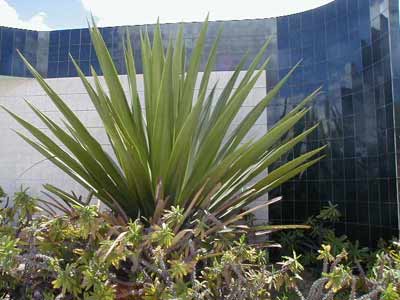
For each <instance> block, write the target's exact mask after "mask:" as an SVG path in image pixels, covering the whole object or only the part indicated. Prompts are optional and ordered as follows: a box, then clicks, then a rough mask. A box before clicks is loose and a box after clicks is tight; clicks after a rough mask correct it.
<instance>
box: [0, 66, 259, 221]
mask: <svg viewBox="0 0 400 300" xmlns="http://www.w3.org/2000/svg"><path fill="white" fill-rule="evenodd" d="M231 74H232V72H215V73H213V74H212V76H211V80H210V87H211V86H213V85H214V84H213V83H215V82H216V81H218V90H217V93H216V94H217V96H218V94H219V93H220V92H221V91H222V88H223V87H224V86H225V84H226V82H227V80H228V79H229V77H230V75H231ZM121 81H122V83H123V86H124V88H127V86H128V85H127V78H126V76H121ZM47 82H48V83H49V84H50V85H51V86H52V87H53V88H54V89H55V91H56V92H57V93H59V95H60V96H61V97H62V98H63V99H64V100H65V101H66V102H67V103H68V104H69V105H70V107H71V108H72V109H73V110H74V111H75V112H76V114H77V115H78V116H79V117H80V118H81V120H82V121H83V122H84V124H86V125H87V126H88V128H89V129H90V131H91V132H92V133H93V134H94V135H95V136H96V137H97V138H98V139H99V140H100V142H101V144H102V145H104V147H105V148H108V149H110V147H109V144H108V140H107V137H106V135H105V132H104V130H103V128H102V126H101V122H100V119H99V117H98V115H97V113H96V111H95V110H94V107H93V105H92V104H91V102H90V100H89V98H88V96H87V94H86V93H85V89H84V87H83V85H82V84H81V81H80V79H79V78H57V79H48V80H47ZM197 88H198V85H197ZM138 89H139V92H140V94H141V95H143V81H142V80H141V76H140V75H139V78H138ZM265 94H266V79H265V73H264V74H263V76H261V78H260V79H259V80H258V82H257V84H256V86H255V88H254V89H253V90H252V92H251V94H250V95H249V97H248V99H247V100H246V102H245V103H244V105H243V107H242V108H241V110H240V112H239V115H238V117H237V118H236V120H235V123H237V122H239V120H240V119H241V118H243V116H244V115H245V114H246V113H247V112H248V111H249V110H250V109H251V108H252V107H253V106H254V105H255V104H256V103H257V102H258V101H259V100H260V99H262V97H263V96H265ZM24 99H26V100H29V101H30V102H31V103H33V104H34V105H36V106H37V107H39V109H40V110H41V111H42V112H44V113H46V114H47V115H48V116H49V117H51V118H52V119H53V120H55V121H56V122H58V121H60V113H58V111H57V110H56V108H55V106H54V105H53V104H52V103H51V101H50V100H49V98H48V97H47V96H46V95H45V93H44V91H43V90H42V89H41V88H40V86H39V85H38V84H37V83H36V81H35V80H34V79H30V78H29V79H28V78H11V77H0V104H1V105H4V106H5V107H7V108H8V109H10V110H11V111H13V112H15V113H17V114H18V115H20V116H22V117H23V118H24V119H25V120H27V121H29V122H31V123H32V124H33V125H35V126H38V127H39V128H40V129H43V130H44V131H45V132H47V133H48V132H49V130H47V129H46V128H45V126H44V125H43V124H42V123H41V122H40V120H39V119H38V118H37V117H36V116H35V115H34V113H33V112H32V111H31V110H30V108H29V107H28V106H27V104H26V103H25V102H24ZM12 129H14V130H15V129H16V130H21V127H20V126H19V125H18V124H17V123H16V121H15V120H14V119H12V118H11V117H10V116H9V115H8V114H7V113H6V112H5V111H4V110H2V109H1V110H0V186H2V187H3V189H4V190H5V191H6V192H7V193H8V194H9V195H11V194H12V193H14V192H15V191H16V190H17V189H19V187H20V186H21V185H23V186H25V187H30V191H31V193H33V194H36V195H40V191H41V190H42V185H43V184H45V183H51V184H54V185H56V186H58V187H61V188H64V189H65V190H68V191H70V190H74V191H75V192H76V193H77V194H83V195H86V193H85V191H84V190H83V189H82V188H81V187H80V186H79V185H78V184H76V183H75V182H73V181H72V180H71V179H70V178H69V177H68V176H66V175H65V174H64V173H62V172H61V171H60V170H59V169H57V168H56V167H55V166H54V165H53V164H52V163H50V162H49V161H47V160H44V158H43V156H42V155H41V154H39V153H38V152H36V151H35V150H34V149H33V148H32V147H31V146H30V145H28V144H27V143H25V142H24V141H23V140H22V139H21V138H20V137H19V136H17V134H16V133H15V132H14V131H13V130H12ZM266 130H267V116H266V112H264V113H263V114H262V115H261V117H260V119H259V120H258V121H257V123H256V125H255V126H254V128H253V129H252V130H251V133H250V134H249V135H250V136H251V137H259V136H261V135H263V134H264V133H265V132H266ZM22 131H24V130H22ZM260 213H261V212H260ZM261 214H262V213H261ZM260 217H262V218H263V219H264V218H265V217H266V216H265V213H264V214H262V216H261V215H260Z"/></svg>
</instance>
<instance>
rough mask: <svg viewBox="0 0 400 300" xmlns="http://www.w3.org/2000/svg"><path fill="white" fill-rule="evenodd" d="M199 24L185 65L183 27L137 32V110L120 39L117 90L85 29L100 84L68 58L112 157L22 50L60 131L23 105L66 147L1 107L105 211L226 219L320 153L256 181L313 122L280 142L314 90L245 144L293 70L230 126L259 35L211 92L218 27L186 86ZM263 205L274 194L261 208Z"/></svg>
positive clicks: (197, 50)
mask: <svg viewBox="0 0 400 300" xmlns="http://www.w3.org/2000/svg"><path fill="white" fill-rule="evenodd" d="M93 24H94V23H93ZM207 27H208V21H207V20H206V21H205V22H204V24H203V25H202V28H201V31H200V33H199V36H198V38H197V41H196V44H195V47H194V49H193V52H192V54H191V56H190V59H189V61H188V62H186V60H185V57H186V49H185V44H184V38H183V26H181V27H180V30H179V32H178V33H177V36H176V39H175V42H173V40H172V39H170V40H169V42H168V44H167V45H164V43H163V39H162V34H161V30H160V26H159V25H157V26H156V27H155V31H154V38H153V41H152V42H151V41H150V38H149V34H148V33H147V32H145V33H143V32H142V34H141V53H142V57H141V59H142V65H143V80H144V92H145V93H144V104H145V107H144V108H145V110H144V111H145V112H144V113H142V110H141V105H140V101H139V95H138V90H137V76H136V68H135V62H134V53H133V49H132V46H131V42H130V40H129V35H127V39H126V43H125V63H126V70H127V77H128V82H129V95H127V94H126V93H125V92H124V90H123V86H122V84H121V82H120V79H119V77H118V73H117V70H116V67H115V65H114V63H113V60H112V58H111V55H110V53H109V51H108V50H107V47H106V44H105V42H104V40H103V38H102V36H101V33H100V31H99V29H98V28H97V27H96V26H95V25H93V26H92V27H91V28H89V30H90V35H91V39H92V43H93V46H94V49H95V50H96V54H97V57H98V60H99V62H100V66H101V70H102V73H103V76H104V80H105V84H106V86H103V85H102V83H101V81H100V78H99V76H98V75H97V74H96V72H95V70H94V69H93V68H91V74H92V76H93V81H94V83H93V84H91V83H90V82H89V80H88V78H86V77H85V76H84V74H83V72H82V71H81V69H80V68H79V66H78V64H77V63H76V62H75V61H73V62H74V64H75V67H76V69H77V72H78V74H79V77H80V78H81V80H82V83H83V85H84V87H85V88H86V91H87V93H88V95H89V97H90V99H91V101H92V103H93V105H94V107H95V109H96V111H97V112H98V114H99V116H100V118H101V120H102V123H103V125H104V129H105V131H106V133H107V136H108V138H109V141H110V144H111V147H112V150H113V152H114V154H115V157H116V160H114V159H112V158H111V157H110V156H109V155H108V154H107V153H106V151H105V150H104V149H103V147H102V146H101V145H100V143H99V142H98V141H97V140H96V138H95V137H94V136H93V135H92V134H90V133H89V131H88V129H87V128H86V127H85V126H84V124H83V123H82V122H81V120H80V119H79V118H78V117H77V116H76V115H75V113H74V112H73V111H72V110H71V109H70V108H69V107H68V106H67V105H66V103H65V102H64V101H63V100H62V99H61V97H60V96H59V95H57V93H56V92H55V91H54V90H53V89H52V88H51V87H50V85H49V84H48V83H47V82H46V81H45V80H44V79H43V77H42V76H41V75H40V74H39V73H38V72H37V71H36V70H35V69H34V68H33V67H32V66H31V65H30V64H29V62H28V61H27V60H26V59H25V58H24V57H23V56H22V55H21V57H22V59H23V61H24V62H25V64H26V65H27V67H28V69H29V70H30V72H31V73H32V74H33V76H34V77H35V78H36V79H37V81H38V82H39V84H40V85H41V86H42V88H43V89H44V90H45V92H46V93H47V95H48V96H49V98H50V100H51V101H52V102H53V103H54V104H55V106H56V107H57V108H58V110H59V111H60V112H61V114H62V116H63V117H64V119H63V123H64V125H65V127H66V129H64V128H62V127H61V126H60V125H58V124H57V123H56V122H54V120H52V119H51V118H50V117H48V116H47V115H46V114H44V113H43V112H41V111H40V110H39V109H38V108H37V107H35V106H34V105H33V104H31V103H29V102H27V103H28V105H29V106H30V108H31V109H32V110H33V112H34V113H35V114H36V115H37V116H38V117H39V118H40V119H41V121H43V123H44V124H45V125H46V126H47V127H48V128H49V129H50V131H51V132H52V133H53V134H54V136H55V137H56V138H57V139H58V140H59V142H60V143H61V144H62V145H63V146H65V148H66V149H67V150H64V148H63V147H60V146H59V145H58V144H57V143H56V142H55V141H54V140H53V138H52V137H50V136H49V135H47V134H45V133H44V132H43V131H41V130H40V129H39V128H37V127H35V126H33V125H32V124H30V123H28V122H27V121H25V120H24V118H22V117H19V116H17V115H16V114H14V113H13V112H11V111H9V110H7V109H6V110H7V111H8V112H9V113H10V114H11V115H12V116H13V117H14V118H15V119H16V120H17V121H18V122H19V123H20V124H21V125H22V126H23V127H25V128H26V129H27V130H28V131H29V132H30V133H31V134H32V136H33V137H34V138H35V139H32V138H30V137H28V136H26V135H25V134H23V133H21V132H18V134H19V135H20V136H21V137H22V138H23V139H24V140H25V141H26V142H28V143H29V144H30V145H31V146H32V147H34V148H35V149H36V150H37V151H39V152H40V153H42V154H43V155H44V156H45V157H47V158H48V159H49V160H50V161H51V162H53V163H54V164H55V165H56V166H57V167H59V168H60V169H61V170H63V171H64V172H65V173H66V174H68V175H69V176H70V177H72V178H73V179H74V180H76V181H77V182H78V183H80V184H81V185H82V186H83V187H85V188H86V189H87V190H89V191H92V192H93V193H94V195H95V196H96V197H97V198H98V199H100V200H101V201H102V202H104V203H105V204H106V205H108V206H109V207H110V208H111V209H113V210H115V211H117V212H120V213H123V214H126V215H127V216H128V217H136V216H138V215H141V216H144V217H147V218H151V217H154V215H155V214H158V213H159V212H160V211H162V210H163V209H168V208H169V207H171V206H174V207H176V208H177V207H179V208H180V209H182V210H183V213H182V214H183V218H184V220H186V219H188V217H190V216H192V215H193V213H194V212H197V211H203V212H204V211H206V212H207V213H209V214H210V215H211V216H212V217H213V218H217V219H218V220H219V222H221V224H225V225H227V224H231V223H232V222H235V221H237V220H238V219H240V218H242V217H243V216H244V215H246V214H248V213H250V212H251V211H253V210H247V211H246V212H244V213H243V212H242V211H243V208H245V207H247V206H248V205H249V204H250V203H251V202H252V201H254V200H255V199H257V198H259V197H260V196H262V195H265V194H266V193H267V192H268V191H270V190H272V189H274V188H276V187H277V186H279V185H280V184H282V183H283V182H285V181H287V180H289V179H291V178H292V177H294V176H296V175H297V174H299V173H300V172H302V171H304V170H305V169H307V168H308V167H310V166H311V165H313V164H315V163H316V162H318V161H319V160H320V159H321V158H322V156H319V154H320V152H321V150H322V148H318V149H315V150H313V151H310V152H308V153H306V154H303V155H301V156H298V157H297V158H295V159H293V160H291V161H290V162H288V163H285V164H283V165H282V166H280V167H278V168H276V169H275V170H273V171H272V172H270V173H269V174H268V175H266V176H264V177H262V178H261V179H257V180H256V178H259V177H258V175H260V174H261V173H262V172H263V171H265V170H266V169H267V168H268V167H269V166H271V164H273V163H275V162H277V161H278V160H279V159H280V158H281V157H282V156H283V155H284V154H286V153H288V152H289V151H290V150H291V149H292V148H293V147H294V146H295V145H296V144H298V143H299V142H301V141H303V140H304V139H305V138H306V137H307V135H309V134H310V133H311V132H312V131H313V130H314V129H315V128H316V125H315V126H313V127H311V128H310V129H308V130H306V131H304V132H303V133H301V134H299V135H297V136H294V137H293V138H291V139H286V138H285V139H284V138H283V137H285V136H286V134H287V133H288V132H289V131H290V130H291V129H292V128H293V126H294V125H295V124H296V123H297V122H298V121H299V120H300V119H302V118H303V117H304V116H305V114H306V113H307V112H308V111H309V108H307V104H308V103H309V102H310V101H311V100H312V99H313V98H314V97H315V96H316V95H317V94H318V92H319V90H316V91H315V92H313V93H312V94H311V95H310V96H308V97H307V98H306V99H304V100H303V101H302V102H301V103H300V104H299V105H297V106H296V107H295V108H294V109H293V110H292V111H290V112H289V113H288V114H287V115H286V116H284V117H283V118H282V119H281V120H280V121H279V122H278V123H277V124H276V125H275V126H274V127H273V128H270V129H269V131H268V132H267V133H265V134H264V135H263V136H262V137H260V138H258V139H254V140H250V141H246V140H245V137H246V135H247V134H248V133H249V130H250V129H251V128H252V126H253V125H254V123H255V122H256V120H257V119H258V118H259V116H260V115H261V114H262V112H263V111H264V110H265V109H266V108H267V106H268V105H269V104H270V102H271V101H272V100H273V99H274V97H275V96H276V95H277V94H278V92H279V90H280V88H281V87H282V86H283V85H284V84H285V82H286V81H287V80H288V78H289V76H290V74H291V73H292V72H293V70H294V69H293V70H291V71H290V72H289V74H288V75H287V76H285V77H284V78H283V79H282V80H281V81H280V82H279V83H278V84H277V85H276V86H275V87H274V88H273V89H272V90H271V91H270V92H269V93H268V95H267V96H265V97H264V98H262V99H260V101H259V102H258V103H257V105H256V106H255V107H254V108H253V109H252V110H251V111H250V112H249V113H248V114H247V115H246V116H245V118H244V119H243V120H242V121H241V122H240V124H238V125H237V126H233V120H234V118H235V116H236V115H237V114H238V112H239V109H240V107H241V105H242V104H243V102H244V101H245V100H246V98H247V97H248V95H249V93H250V92H251V90H252V89H253V87H254V85H255V84H256V82H257V80H258V79H259V78H260V76H261V75H262V73H263V72H264V70H265V68H266V66H267V65H268V62H269V58H267V59H266V60H264V58H263V57H264V54H265V51H266V49H267V47H268V41H267V42H266V43H265V44H264V45H263V47H262V48H261V49H260V51H259V52H258V54H257V55H256V56H255V58H254V60H253V61H252V62H251V63H250V64H249V67H248V68H247V70H246V71H245V75H244V76H243V78H242V79H240V80H239V73H240V72H241V70H242V69H243V67H244V66H245V64H246V62H247V58H246V56H245V57H244V58H243V59H242V60H241V62H240V63H239V65H238V66H237V68H236V69H235V70H234V72H233V74H232V75H231V77H230V79H229V81H228V82H227V83H226V85H225V86H224V87H223V91H222V93H221V95H220V96H218V97H216V95H215V90H216V88H217V84H215V85H213V86H212V87H209V80H210V74H211V72H212V70H213V68H214V64H215V61H216V56H217V47H218V42H219V40H220V37H221V32H222V31H220V32H219V34H218V36H217V38H216V39H215V41H214V43H213V46H212V48H211V50H210V52H209V53H208V59H207V63H206V65H205V69H204V72H203V74H202V76H201V81H200V88H199V91H198V92H195V84H196V81H197V80H199V78H200V76H199V72H200V65H201V60H202V56H203V49H204V44H205V40H206V34H207ZM71 59H72V57H71ZM72 60H73V59H72ZM234 87H235V88H234ZM210 88H211V92H209V91H210ZM214 104H215V105H214ZM318 156H319V157H318ZM46 188H47V189H49V190H50V191H52V192H55V193H57V194H58V195H60V196H62V197H63V198H65V199H70V200H71V201H73V202H75V204H84V202H82V203H79V199H73V197H70V196H69V195H68V194H66V193H63V192H62V191H61V190H60V189H58V188H56V187H54V186H50V185H47V186H46ZM76 202H78V203H76ZM272 202H275V200H269V201H267V202H266V203H265V204H263V205H262V206H264V205H268V204H270V203H272ZM240 212H242V213H240Z"/></svg>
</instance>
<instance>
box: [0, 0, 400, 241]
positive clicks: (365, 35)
mask: <svg viewBox="0 0 400 300" xmlns="http://www.w3.org/2000/svg"><path fill="white" fill-rule="evenodd" d="M221 25H223V27H224V33H223V37H222V40H221V43H220V47H219V50H218V51H219V52H218V59H217V66H216V69H217V70H219V71H223V70H232V69H233V68H234V67H235V66H236V65H237V64H238V62H239V60H240V59H241V58H242V56H243V55H244V54H245V53H246V52H249V54H250V56H254V55H255V53H256V52H257V51H258V49H259V48H260V47H261V45H262V44H263V43H264V42H265V40H266V38H268V37H272V42H271V45H270V47H269V50H268V53H267V55H270V56H271V58H272V59H271V62H270V64H269V66H268V69H267V89H270V88H272V87H273V86H274V85H275V84H276V82H277V81H278V80H279V79H280V78H282V77H283V76H284V75H285V74H286V73H287V72H288V70H289V69H290V68H291V67H292V66H294V65H295V64H296V63H297V62H298V61H299V60H301V59H302V63H301V66H300V67H299V68H298V69H297V70H296V72H295V73H294V75H293V76H292V78H291V79H290V81H289V82H288V84H287V85H286V86H285V87H284V88H283V89H282V90H281V92H280V94H279V97H277V99H276V100H275V101H274V102H273V104H272V105H271V107H270V108H269V109H268V112H267V113H268V124H269V125H270V126H272V125H273V124H274V123H275V122H276V121H277V120H278V119H279V118H280V117H281V116H282V115H283V114H284V113H285V112H286V111H287V110H288V109H290V108H291V107H293V106H294V105H295V104H296V103H298V102H299V101H300V100H301V99H302V98H304V96H306V95H307V94H309V93H310V92H311V91H313V90H315V89H316V88H317V87H320V86H322V88H323V92H322V94H321V95H320V96H319V97H318V99H317V100H316V101H315V103H314V107H313V110H312V112H311V113H310V114H309V116H308V117H307V119H306V120H304V122H302V123H301V124H299V125H298V126H297V127H296V129H295V130H297V131H301V130H303V129H304V128H305V127H308V126H309V125H311V124H314V123H315V122H317V121H320V122H321V126H320V127H319V129H318V131H317V132H315V134H314V135H313V136H311V137H309V138H308V140H307V141H306V142H305V143H304V144H302V145H300V146H298V147H297V148H296V149H295V150H294V151H293V153H291V154H290V155H289V156H288V157H286V158H284V159H291V157H293V155H294V154H296V155H297V154H299V153H302V152H304V151H306V150H310V149H313V148H315V147H317V146H320V145H325V144H327V145H329V150H328V155H327V158H326V159H324V160H323V161H321V162H320V163H319V165H318V166H316V167H313V168H312V169H310V170H308V171H307V172H305V173H304V174H302V176H300V177H299V178H297V179H296V180H293V181H291V182H289V183H287V184H285V185H284V186H283V187H282V188H281V189H279V190H276V191H274V192H273V193H272V194H282V195H283V197H284V201H283V202H282V203H280V204H277V205H274V206H273V207H271V209H270V218H271V221H272V222H277V223H282V222H283V223H298V222H302V221H304V220H305V219H306V218H307V217H308V216H310V215H313V214H316V213H318V211H319V210H320V208H321V207H322V206H324V205H326V204H327V202H328V201H331V202H333V203H337V204H338V205H339V209H340V210H341V212H342V214H343V219H342V221H341V222H339V223H338V224H337V228H338V230H339V231H340V232H343V233H346V234H347V235H348V236H351V237H352V238H354V239H360V240H361V241H362V242H364V243H368V244H374V243H375V242H376V240H377V239H378V238H379V237H384V238H391V237H392V236H393V235H398V218H399V213H398V212H399V206H398V201H399V199H400V188H399V187H400V184H399V183H400V182H399V180H398V175H397V174H398V173H399V171H400V164H399V163H398V160H399V158H400V156H399V154H400V24H399V1H398V0H336V1H333V2H331V3H329V4H327V5H325V6H322V7H320V8H316V9H314V10H310V11H306V12H303V13H299V14H294V15H290V16H284V17H278V18H269V19H257V20H243V21H223V22H211V23H210V26H209V28H210V29H209V36H208V40H207V42H206V48H207V49H210V48H211V45H212V41H213V39H214V37H215V36H216V34H217V31H218V30H219V28H220V26H221ZM178 26H179V25H177V24H164V25H162V32H163V35H164V38H165V39H167V38H168V37H169V36H170V35H171V34H174V33H176V31H177V28H178ZM200 26H201V24H200V23H189V24H186V25H185V42H186V45H187V47H188V49H189V51H188V54H190V52H191V51H190V50H191V47H193V44H194V40H195V38H196V37H197V35H198V32H199V29H200ZM153 28H154V26H153V25H149V26H147V30H148V31H149V32H150V34H151V32H152V30H153ZM142 29H143V26H128V27H108V28H102V29H101V30H102V33H103V37H104V39H105V42H106V44H107V46H108V48H109V49H110V52H111V54H112V56H113V58H114V60H115V62H116V65H117V68H118V70H119V72H120V73H121V74H124V73H126V71H125V68H124V61H123V39H124V38H123V37H124V35H125V34H126V33H127V32H128V33H129V35H130V38H131V41H132V44H133V47H134V49H135V54H136V64H137V68H138V72H139V73H140V72H141V62H140V47H139V44H140V30H142ZM0 46H1V47H0V75H8V76H25V77H27V76H30V75H29V74H28V73H27V71H26V68H25V67H24V66H23V64H22V62H21V61H20V59H19V58H18V56H17V53H16V51H15V49H16V48H18V49H20V50H21V51H22V52H23V53H24V55H25V56H26V57H27V58H28V60H29V61H30V62H32V64H33V65H34V66H35V67H36V68H37V69H38V70H39V71H40V72H41V73H42V74H43V75H44V76H45V77H48V78H55V77H74V76H76V71H75V70H74V67H73V65H72V63H71V61H70V59H69V53H70V54H71V55H72V56H73V57H74V58H75V59H76V60H77V61H78V63H79V65H80V66H81V68H82V70H83V71H84V73H85V74H86V75H89V74H90V71H89V68H90V66H91V65H92V66H93V67H94V69H95V70H96V71H97V72H98V73H99V74H101V70H100V68H99V63H98V61H97V58H96V55H95V53H94V50H93V47H92V45H91V41H90V36H89V32H88V30H87V29H73V30H60V31H51V32H35V31H28V30H20V29H12V28H4V27H0Z"/></svg>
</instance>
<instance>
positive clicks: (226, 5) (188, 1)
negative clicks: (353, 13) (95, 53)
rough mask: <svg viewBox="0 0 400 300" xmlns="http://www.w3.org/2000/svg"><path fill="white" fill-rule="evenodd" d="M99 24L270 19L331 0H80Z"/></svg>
mask: <svg viewBox="0 0 400 300" xmlns="http://www.w3.org/2000/svg"><path fill="white" fill-rule="evenodd" d="M81 1H82V4H83V6H84V7H85V9H86V10H87V11H89V12H91V13H92V14H93V15H94V16H95V17H96V18H97V19H98V25H99V26H115V25H135V24H148V23H154V22H155V21H156V19H157V17H158V16H159V17H160V21H161V22H162V23H167V22H180V21H189V22H190V21H202V20H204V18H205V16H206V14H207V13H208V12H209V13H210V19H211V20H239V19H253V18H267V17H274V16H280V15H287V14H292V13H296V12H300V11H304V10H307V9H311V8H315V7H317V6H320V5H323V4H326V3H328V2H331V1H332V0H302V1H299V0H279V1H277V0H245V1H242V0H145V1H143V0H112V1H110V0H81Z"/></svg>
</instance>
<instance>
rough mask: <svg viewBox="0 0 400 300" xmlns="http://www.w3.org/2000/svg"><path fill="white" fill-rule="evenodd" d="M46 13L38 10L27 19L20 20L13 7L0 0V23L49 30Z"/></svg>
mask: <svg viewBox="0 0 400 300" xmlns="http://www.w3.org/2000/svg"><path fill="white" fill-rule="evenodd" d="M46 16H47V15H46V13H44V12H39V13H37V14H35V15H34V16H32V17H31V18H30V19H28V20H22V19H21V18H20V16H19V15H18V13H17V11H16V10H15V8H14V7H12V6H11V5H9V4H8V3H7V2H6V1H5V0H0V25H1V26H8V27H14V28H24V29H32V30H50V29H51V28H50V27H49V26H47V25H46V22H45V21H46Z"/></svg>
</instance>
